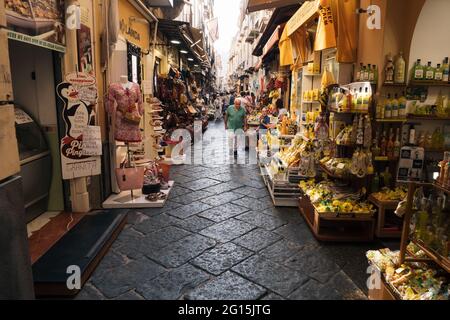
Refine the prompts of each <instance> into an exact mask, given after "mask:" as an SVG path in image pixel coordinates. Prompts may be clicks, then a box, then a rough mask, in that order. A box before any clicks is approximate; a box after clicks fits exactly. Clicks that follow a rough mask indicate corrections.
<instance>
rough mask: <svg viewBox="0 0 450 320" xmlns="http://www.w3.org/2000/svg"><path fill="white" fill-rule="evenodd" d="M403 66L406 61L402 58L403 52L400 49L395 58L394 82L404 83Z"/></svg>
mask: <svg viewBox="0 0 450 320" xmlns="http://www.w3.org/2000/svg"><path fill="white" fill-rule="evenodd" d="M405 68H406V63H405V59H403V52H401V51H400V54H399V55H398V57H397V60H395V76H394V82H395V83H405Z"/></svg>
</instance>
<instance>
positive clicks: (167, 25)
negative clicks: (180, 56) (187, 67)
mask: <svg viewBox="0 0 450 320" xmlns="http://www.w3.org/2000/svg"><path fill="white" fill-rule="evenodd" d="M158 30H159V31H161V33H163V34H164V35H166V36H167V37H168V39H169V41H173V40H176V41H179V42H180V44H179V45H176V44H174V46H178V48H179V49H180V50H185V51H188V52H189V53H190V54H191V56H192V58H194V59H195V60H196V61H197V62H200V63H202V62H203V61H204V59H203V58H202V56H203V55H204V54H205V51H204V49H203V37H202V34H201V33H200V31H198V29H195V28H192V27H191V26H190V25H189V24H188V23H187V22H184V21H176V20H159V22H158Z"/></svg>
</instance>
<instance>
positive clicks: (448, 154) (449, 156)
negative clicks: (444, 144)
mask: <svg viewBox="0 0 450 320" xmlns="http://www.w3.org/2000/svg"><path fill="white" fill-rule="evenodd" d="M449 160H450V152H448V151H447V152H444V158H443V159H442V161H441V162H439V167H440V168H441V169H440V172H439V178H438V183H440V184H444V176H445V169H446V167H447V164H448V162H449Z"/></svg>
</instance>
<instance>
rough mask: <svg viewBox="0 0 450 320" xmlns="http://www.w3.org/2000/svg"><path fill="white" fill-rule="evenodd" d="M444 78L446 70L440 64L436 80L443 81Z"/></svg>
mask: <svg viewBox="0 0 450 320" xmlns="http://www.w3.org/2000/svg"><path fill="white" fill-rule="evenodd" d="M443 76H444V69H443V68H442V67H441V64H440V63H438V64H437V67H436V72H435V73H434V80H435V81H442V78H443Z"/></svg>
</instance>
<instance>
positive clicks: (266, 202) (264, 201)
mask: <svg viewBox="0 0 450 320" xmlns="http://www.w3.org/2000/svg"><path fill="white" fill-rule="evenodd" d="M232 203H234V204H237V205H240V206H243V207H246V208H248V209H251V210H254V211H263V210H264V209H267V208H268V207H270V206H273V203H272V200H271V199H269V198H267V197H264V198H261V199H254V198H251V197H243V198H241V199H238V200H235V201H233V202H232Z"/></svg>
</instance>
